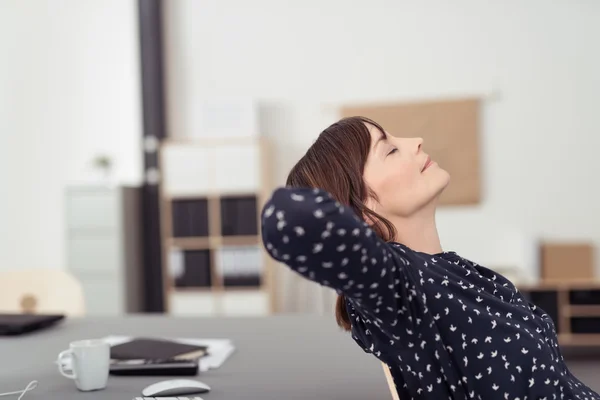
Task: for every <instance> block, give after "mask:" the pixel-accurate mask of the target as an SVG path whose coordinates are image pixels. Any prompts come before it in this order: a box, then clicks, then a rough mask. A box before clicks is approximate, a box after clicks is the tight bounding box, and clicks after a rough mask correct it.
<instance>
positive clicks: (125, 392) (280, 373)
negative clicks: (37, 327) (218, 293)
mask: <svg viewBox="0 0 600 400" xmlns="http://www.w3.org/2000/svg"><path fill="white" fill-rule="evenodd" d="M107 335H131V336H140V335H143V336H164V337H172V338H176V337H204V338H229V339H232V340H233V341H234V344H235V346H236V352H235V353H234V354H233V355H232V356H231V357H230V358H229V359H228V360H227V361H226V362H225V364H224V365H223V366H222V367H221V368H219V369H216V370H211V371H208V372H204V373H200V375H198V377H197V379H199V380H201V381H203V382H205V383H207V384H208V385H210V386H211V388H212V391H211V392H210V393H206V394H203V395H200V396H202V397H203V398H204V399H205V400H295V399H298V400H306V399H317V400H336V399H339V400H354V399H356V400H365V399H373V400H376V399H390V398H391V396H390V394H389V391H388V388H387V384H386V381H385V376H384V374H383V370H382V368H381V364H380V363H379V362H378V361H377V360H376V359H375V358H374V357H372V356H370V355H368V354H366V353H364V352H363V351H362V350H361V349H360V348H358V347H357V346H356V345H355V344H354V342H353V340H352V338H351V337H350V336H349V334H346V333H343V332H340V331H339V329H338V328H337V327H336V326H335V322H334V320H333V318H332V317H317V316H277V317H269V318H235V319H234V318H227V319H217V318H171V317H166V316H128V317H124V318H83V319H71V320H67V321H65V322H63V323H61V324H60V325H57V326H55V327H53V328H50V329H48V330H45V331H40V332H36V333H32V334H28V335H24V336H20V337H1V338H0V355H1V358H0V393H3V392H9V391H14V390H20V389H22V388H24V387H25V386H26V385H27V383H28V382H29V381H31V380H34V379H35V380H37V381H38V387H37V388H36V389H35V390H33V391H32V392H28V393H27V394H26V395H25V397H24V400H30V399H44V400H59V399H60V400H71V399H72V400H82V399H90V400H93V399H111V400H118V399H124V400H131V399H132V398H134V397H136V396H141V390H142V389H143V388H144V387H145V386H147V385H149V384H151V383H154V382H156V381H159V380H162V379H169V378H160V377H116V376H110V377H109V380H108V386H107V388H106V389H105V390H102V391H98V392H86V393H82V392H79V391H78V390H77V389H76V388H75V384H74V382H73V381H71V380H69V379H66V378H63V377H62V376H61V375H60V374H59V373H58V370H57V366H56V364H54V361H55V360H56V356H57V355H58V353H59V352H60V351H61V350H64V349H66V348H68V346H69V342H71V341H73V340H78V339H90V338H100V337H104V336H107ZM15 398H16V397H15Z"/></svg>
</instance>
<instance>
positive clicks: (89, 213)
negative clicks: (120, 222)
mask: <svg viewBox="0 0 600 400" xmlns="http://www.w3.org/2000/svg"><path fill="white" fill-rule="evenodd" d="M66 203H67V204H66V206H67V209H66V214H67V224H68V228H69V229H71V230H90V229H92V230H93V229H115V228H117V218H118V196H117V192H116V191H110V190H90V191H83V190H82V191H68V192H67V200H66Z"/></svg>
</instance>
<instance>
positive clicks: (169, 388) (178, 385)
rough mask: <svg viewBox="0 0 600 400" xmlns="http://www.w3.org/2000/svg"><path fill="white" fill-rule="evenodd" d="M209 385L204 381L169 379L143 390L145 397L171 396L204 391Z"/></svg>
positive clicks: (208, 388) (208, 389) (206, 390)
mask: <svg viewBox="0 0 600 400" xmlns="http://www.w3.org/2000/svg"><path fill="white" fill-rule="evenodd" d="M208 391H210V387H209V386H208V385H207V384H206V383H202V382H199V381H194V380H191V379H171V380H167V381H161V382H157V383H154V384H152V385H150V386H148V387H146V388H145V389H144V390H142V395H144V396H146V397H171V396H179V395H185V394H195V393H206V392H208Z"/></svg>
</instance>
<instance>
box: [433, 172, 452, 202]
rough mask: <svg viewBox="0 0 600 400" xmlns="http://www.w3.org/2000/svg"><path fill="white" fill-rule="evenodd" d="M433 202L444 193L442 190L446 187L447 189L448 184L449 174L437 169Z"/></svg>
mask: <svg viewBox="0 0 600 400" xmlns="http://www.w3.org/2000/svg"><path fill="white" fill-rule="evenodd" d="M435 175H436V176H435V184H434V186H435V194H434V197H435V200H437V199H438V198H439V197H440V195H441V194H442V193H443V192H444V190H445V189H446V187H448V185H449V184H450V174H449V173H448V171H446V170H444V169H441V168H439V170H438V171H436V174H435Z"/></svg>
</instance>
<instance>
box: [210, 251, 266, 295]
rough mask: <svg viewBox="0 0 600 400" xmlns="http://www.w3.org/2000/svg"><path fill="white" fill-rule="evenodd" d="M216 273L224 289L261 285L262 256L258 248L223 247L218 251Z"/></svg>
mask: <svg viewBox="0 0 600 400" xmlns="http://www.w3.org/2000/svg"><path fill="white" fill-rule="evenodd" d="M218 259H219V261H218V262H217V273H218V274H219V276H221V277H222V280H223V286H225V287H258V286H260V285H261V280H262V279H261V276H262V255H261V252H260V248H259V247H258V246H223V247H221V248H220V249H219V257H218Z"/></svg>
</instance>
